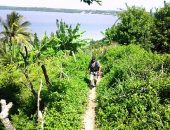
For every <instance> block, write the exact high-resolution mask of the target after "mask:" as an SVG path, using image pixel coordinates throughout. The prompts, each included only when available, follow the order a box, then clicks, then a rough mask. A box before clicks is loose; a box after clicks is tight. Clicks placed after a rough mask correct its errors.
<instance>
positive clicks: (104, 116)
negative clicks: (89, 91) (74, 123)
mask: <svg viewBox="0 0 170 130" xmlns="http://www.w3.org/2000/svg"><path fill="white" fill-rule="evenodd" d="M101 62H102V64H103V70H104V73H105V76H104V77H103V79H102V81H101V83H100V86H99V87H97V94H98V96H97V102H98V107H97V121H98V125H99V128H100V129H101V130H112V129H169V128H170V124H169V121H170V120H169V119H170V118H169V116H170V109H169V103H170V98H169V95H168V93H169V90H170V76H169V73H170V70H169V67H168V63H169V62H170V57H169V55H158V54H153V53H151V52H146V51H145V50H143V49H141V48H140V47H138V46H134V45H129V46H119V47H115V48H112V49H110V50H108V51H107V52H106V53H105V54H104V55H103V56H102V57H101Z"/></svg>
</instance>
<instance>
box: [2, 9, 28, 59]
mask: <svg viewBox="0 0 170 130" xmlns="http://www.w3.org/2000/svg"><path fill="white" fill-rule="evenodd" d="M0 23H1V24H2V27H3V31H2V32H0V34H1V35H2V37H1V41H5V43H6V44H7V46H8V48H6V49H8V50H5V52H8V51H9V52H10V53H11V62H13V58H14V57H15V49H20V48H21V47H23V45H24V46H27V47H28V46H30V45H31V44H29V42H30V35H31V33H30V32H28V31H27V30H28V28H27V27H28V26H29V25H30V23H29V22H28V21H24V22H23V16H22V15H20V14H19V13H16V12H14V11H13V12H11V13H10V14H8V15H7V19H6V21H5V22H4V21H2V20H0ZM15 47H17V48H15Z"/></svg>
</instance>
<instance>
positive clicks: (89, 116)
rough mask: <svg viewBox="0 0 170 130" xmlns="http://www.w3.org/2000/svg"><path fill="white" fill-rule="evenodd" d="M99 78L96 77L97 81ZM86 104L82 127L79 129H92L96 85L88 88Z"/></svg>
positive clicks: (93, 126)
mask: <svg viewBox="0 0 170 130" xmlns="http://www.w3.org/2000/svg"><path fill="white" fill-rule="evenodd" d="M99 81H100V79H98V83H99ZM88 95H89V96H88V104H87V108H86V112H85V114H84V117H83V119H84V120H83V128H82V129H81V130H94V129H96V127H95V116H96V114H95V108H96V87H94V88H92V89H90V90H89V94H88Z"/></svg>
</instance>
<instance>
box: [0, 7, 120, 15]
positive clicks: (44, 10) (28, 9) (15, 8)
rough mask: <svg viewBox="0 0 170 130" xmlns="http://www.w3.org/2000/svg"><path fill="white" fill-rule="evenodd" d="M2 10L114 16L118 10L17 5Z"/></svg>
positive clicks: (1, 8) (0, 8)
mask: <svg viewBox="0 0 170 130" xmlns="http://www.w3.org/2000/svg"><path fill="white" fill-rule="evenodd" d="M0 10H16V11H42V12H62V13H80V14H102V15H113V16H115V15H116V13H117V11H114V10H80V9H58V8H46V7H15V6H0Z"/></svg>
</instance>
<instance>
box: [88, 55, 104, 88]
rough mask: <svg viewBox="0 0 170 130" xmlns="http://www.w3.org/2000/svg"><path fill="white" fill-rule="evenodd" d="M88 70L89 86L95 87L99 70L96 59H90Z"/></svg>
mask: <svg viewBox="0 0 170 130" xmlns="http://www.w3.org/2000/svg"><path fill="white" fill-rule="evenodd" d="M88 69H89V70H90V86H91V87H95V86H96V83H97V80H98V77H99V74H100V70H101V66H100V63H99V62H98V61H97V60H96V57H94V56H93V57H92V59H91V61H90V63H89V67H88Z"/></svg>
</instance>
